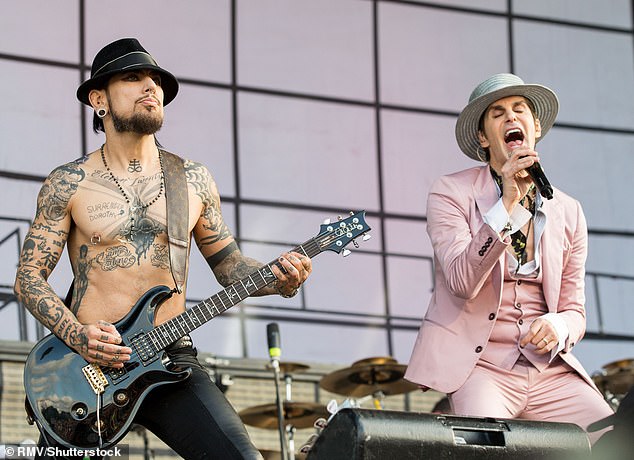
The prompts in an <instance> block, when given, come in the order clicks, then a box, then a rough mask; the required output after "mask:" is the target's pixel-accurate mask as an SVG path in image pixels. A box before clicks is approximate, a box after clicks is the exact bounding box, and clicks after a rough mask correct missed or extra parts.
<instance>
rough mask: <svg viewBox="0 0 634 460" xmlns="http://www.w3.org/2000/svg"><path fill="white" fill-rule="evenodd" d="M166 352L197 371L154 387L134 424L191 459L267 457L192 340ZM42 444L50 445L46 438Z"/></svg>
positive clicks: (240, 459) (247, 459)
mask: <svg viewBox="0 0 634 460" xmlns="http://www.w3.org/2000/svg"><path fill="white" fill-rule="evenodd" d="M166 352H167V354H168V356H169V357H170V359H171V360H172V362H174V363H175V364H177V365H178V366H180V367H183V368H187V367H189V368H191V370H192V375H191V377H189V378H188V379H187V380H185V381H183V382H178V383H170V384H167V385H162V386H159V387H157V388H155V389H153V390H152V391H151V392H150V393H149V394H148V395H147V396H146V398H145V400H144V401H143V403H142V404H141V406H140V407H139V410H138V412H137V414H136V416H135V417H134V423H137V424H139V425H141V426H144V427H145V428H147V429H148V430H150V431H151V432H152V433H154V434H155V435H156V436H157V437H158V438H159V439H161V440H162V441H163V442H164V443H165V444H167V445H168V446H169V447H170V448H172V449H173V450H174V451H175V452H176V453H177V454H178V455H180V456H181V457H183V458H184V459H186V460H203V459H209V460H211V459H218V460H229V459H236V460H242V459H245V460H252V459H261V458H262V456H261V454H260V452H259V451H258V450H257V449H256V448H255V446H254V445H253V444H252V443H251V440H250V439H249V435H248V433H247V431H246V429H245V427H244V424H243V423H242V420H240V417H239V416H238V414H237V413H236V411H235V410H234V409H233V407H232V406H231V404H229V401H227V398H225V396H224V394H222V392H221V391H220V389H219V388H218V387H217V386H216V385H215V384H214V383H213V382H212V381H211V378H210V377H209V374H208V373H207V371H206V370H205V369H204V368H203V366H202V365H201V364H200V362H199V361H198V359H197V351H196V349H195V348H193V347H192V345H191V339H189V337H186V338H183V339H181V340H179V341H178V342H176V343H175V344H173V345H171V346H170V347H168V348H167V349H166ZM38 445H39V446H47V445H48V444H47V443H46V440H45V439H43V438H42V436H40V441H39V443H38ZM50 445H55V444H54V443H50ZM36 459H42V460H52V457H36ZM58 460H60V459H58ZM112 460H116V459H112Z"/></svg>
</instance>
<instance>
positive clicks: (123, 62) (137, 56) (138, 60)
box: [91, 51, 158, 78]
mask: <svg viewBox="0 0 634 460" xmlns="http://www.w3.org/2000/svg"><path fill="white" fill-rule="evenodd" d="M144 65H148V66H152V67H158V64H157V63H156V61H155V60H154V59H153V58H152V56H150V55H149V54H147V53H144V52H143V51H133V52H131V53H128V54H124V55H123V56H120V57H118V58H116V59H113V60H112V61H110V62H108V63H106V64H104V65H102V66H101V67H100V68H99V69H98V70H97V71H96V72H95V73H93V74H92V75H91V78H95V77H98V76H99V74H102V73H107V72H110V71H113V70H115V71H117V72H124V71H125V70H126V69H127V68H130V67H138V66H144Z"/></svg>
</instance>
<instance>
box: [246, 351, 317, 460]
mask: <svg viewBox="0 0 634 460" xmlns="http://www.w3.org/2000/svg"><path fill="white" fill-rule="evenodd" d="M266 368H267V369H268V370H272V371H274V380H275V383H276V394H278V388H277V387H278V385H277V383H278V380H282V379H283V381H284V386H285V388H284V390H285V391H284V400H283V401H282V403H281V409H282V414H281V417H280V414H279V410H280V407H278V401H276V402H275V403H272V404H262V405H259V406H253V407H249V408H247V409H244V410H242V411H240V412H239V413H238V415H239V416H240V418H241V419H242V421H243V422H244V423H246V424H247V425H251V426H255V427H258V428H264V429H280V430H281V431H282V432H283V437H284V440H285V444H284V446H283V449H282V452H277V457H276V458H278V459H279V458H280V457H281V458H282V459H283V460H292V459H294V458H296V456H295V432H296V430H297V429H302V428H309V427H311V426H313V423H314V421H315V420H316V419H318V418H320V417H325V416H327V411H326V409H325V407H324V405H323V404H318V403H310V402H296V401H293V394H292V386H293V375H292V374H293V373H299V372H305V371H306V370H308V369H309V366H307V365H305V364H301V363H295V362H281V361H278V362H277V363H275V364H273V363H267V365H266ZM276 368H277V369H276ZM280 419H282V420H283V421H284V426H283V427H280V426H279V425H280ZM284 451H286V455H287V456H288V459H287V458H284ZM302 457H303V456H302V455H300V458H302ZM265 458H266V457H265Z"/></svg>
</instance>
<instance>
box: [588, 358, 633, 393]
mask: <svg viewBox="0 0 634 460" xmlns="http://www.w3.org/2000/svg"><path fill="white" fill-rule="evenodd" d="M592 380H593V381H594V383H596V384H597V386H598V387H599V389H600V390H601V391H602V392H604V393H605V392H607V391H609V392H610V393H612V394H613V395H624V394H626V393H627V392H628V391H629V390H630V388H632V386H633V385H634V360H632V359H621V360H619V361H614V362H611V363H608V364H606V365H605V366H603V370H602V371H601V372H600V373H597V374H595V375H593V376H592Z"/></svg>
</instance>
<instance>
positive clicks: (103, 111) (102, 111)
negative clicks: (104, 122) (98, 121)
mask: <svg viewBox="0 0 634 460" xmlns="http://www.w3.org/2000/svg"><path fill="white" fill-rule="evenodd" d="M107 114H108V111H107V110H106V108H105V107H99V108H98V109H97V116H98V117H99V118H104V117H105V116H106V115H107Z"/></svg>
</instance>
